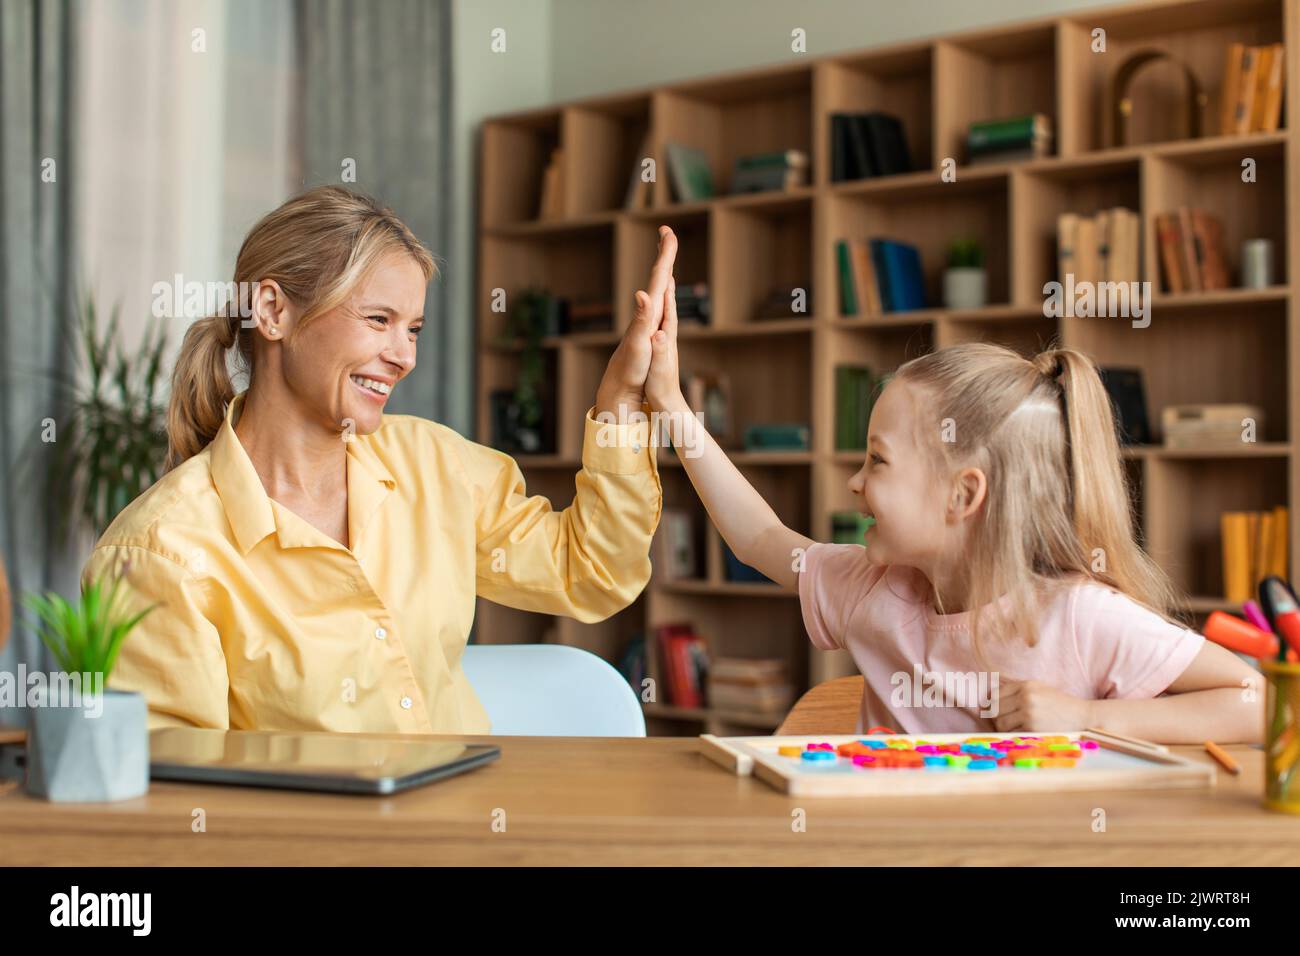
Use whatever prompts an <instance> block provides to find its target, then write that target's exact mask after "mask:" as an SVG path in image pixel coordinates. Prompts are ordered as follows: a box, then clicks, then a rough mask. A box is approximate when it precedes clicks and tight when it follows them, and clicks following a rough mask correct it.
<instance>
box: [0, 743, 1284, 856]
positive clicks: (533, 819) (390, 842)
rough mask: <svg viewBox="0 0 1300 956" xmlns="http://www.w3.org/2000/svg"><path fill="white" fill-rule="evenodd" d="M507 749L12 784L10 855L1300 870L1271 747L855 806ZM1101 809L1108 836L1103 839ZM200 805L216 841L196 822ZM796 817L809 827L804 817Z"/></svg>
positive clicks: (2, 799)
mask: <svg viewBox="0 0 1300 956" xmlns="http://www.w3.org/2000/svg"><path fill="white" fill-rule="evenodd" d="M484 739H486V738H475V740H476V741H479V742H481V741H483V740H484ZM492 740H493V742H495V743H498V744H500V746H501V748H502V754H501V759H500V760H499V761H497V762H496V763H494V764H492V765H490V766H488V767H486V768H484V769H481V770H476V771H473V772H472V773H469V774H466V775H464V776H460V777H456V778H453V779H450V780H446V781H443V782H440V783H435V784H432V785H430V786H426V787H422V788H419V789H417V790H413V791H410V792H407V793H402V794H398V795H396V796H392V797H363V796H336V795H332V794H308V793H293V792H288V791H276V790H257V789H251V788H245V787H215V786H194V785H188V784H179V783H155V784H153V786H152V787H151V789H150V791H149V793H148V794H147V795H146V796H144V797H140V798H138V799H135V800H127V801H123V802H121V803H113V804H55V803H48V802H45V801H43V800H37V799H33V798H31V797H28V796H27V795H26V794H25V793H24V792H23V790H22V788H21V786H19V785H18V784H15V783H12V782H4V783H0V863H7V864H19V865H43V864H71V865H154V864H168V865H188V864H207V865H213V864H216V865H220V864H245V865H258V864H284V865H301V864H330V865H368V864H492V865H509V864H533V865H538V864H636V865H659V864H705V865H707V864H743V865H750V864H852V865H867V864H937V865H951V864H993V865H1004V864H1006V865H1021V864H1044V863H1046V864H1075V865H1078V864H1083V865H1088V864H1101V865H1139V866H1140V865H1147V864H1161V865H1184V864H1198V865H1213V866H1235V865H1242V864H1290V865H1294V864H1296V863H1297V862H1300V816H1290V815H1287V814H1279V813H1272V812H1269V811H1267V810H1265V809H1263V808H1262V807H1261V805H1260V792H1261V786H1262V777H1261V771H1262V753H1261V752H1260V751H1259V750H1255V749H1253V748H1250V747H1230V748H1228V749H1229V751H1230V752H1231V753H1232V754H1233V756H1234V757H1236V759H1237V761H1238V762H1239V763H1240V764H1241V765H1242V774H1241V776H1240V777H1232V776H1230V775H1228V774H1226V773H1223V772H1220V773H1219V775H1218V784H1217V786H1216V787H1215V788H1213V789H1205V790H1182V791H1180V790H1152V791H1140V790H1118V791H1105V792H1095V793H1060V794H1050V795H1036V796H1035V795H1023V796H1020V795H1012V796H1005V795H1004V796H997V797H963V798H962V799H960V800H954V799H948V798H943V797H923V798H913V799H907V800H903V799H888V800H880V799H873V800H854V799H826V798H820V799H810V798H798V797H788V796H785V795H784V794H781V793H778V792H776V791H775V790H773V789H771V788H770V787H768V786H767V785H766V784H764V783H763V782H761V781H759V780H755V779H752V778H748V777H734V776H730V775H729V774H728V773H727V772H725V771H724V770H722V769H721V768H720V767H718V766H716V765H714V764H713V763H711V762H710V761H708V760H707V759H706V758H705V757H703V756H702V755H700V754H699V753H698V752H697V746H698V744H697V741H696V740H695V739H694V738H666V737H656V738H647V739H633V740H628V739H621V740H620V739H607V738H590V739H588V738H556V737H498V738H492ZM1173 749H1175V750H1176V751H1177V752H1179V753H1184V754H1186V755H1188V756H1190V757H1192V758H1193V759H1198V760H1199V759H1205V760H1207V761H1208V759H1209V758H1208V757H1206V756H1205V755H1204V753H1203V751H1201V749H1200V748H1198V747H1178V748H1173ZM1096 808H1101V809H1102V810H1104V811H1105V813H1106V831H1105V832H1104V833H1098V832H1094V830H1093V820H1094V810H1095V809H1096ZM196 809H202V810H203V811H204V817H205V821H206V832H202V833H196V832H194V831H193V830H192V826H191V824H192V820H194V819H195V816H194V811H195V810H196ZM796 809H802V810H803V811H804V812H805V814H806V821H807V827H806V831H805V832H794V829H793V827H792V822H793V820H794V816H793V813H794V811H795V810H796ZM502 812H504V816H502ZM494 815H495V816H494ZM494 819H495V820H497V821H503V822H504V826H505V829H504V832H494V829H493V822H494ZM499 829H500V824H499V823H498V830H499Z"/></svg>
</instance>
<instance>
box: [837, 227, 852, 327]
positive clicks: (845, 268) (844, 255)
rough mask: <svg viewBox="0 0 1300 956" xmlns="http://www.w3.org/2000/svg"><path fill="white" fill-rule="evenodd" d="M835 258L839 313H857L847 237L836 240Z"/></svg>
mask: <svg viewBox="0 0 1300 956" xmlns="http://www.w3.org/2000/svg"><path fill="white" fill-rule="evenodd" d="M835 260H836V262H838V263H839V269H840V315H857V314H858V296H857V293H856V292H855V291H854V288H853V263H852V260H851V259H850V257H849V243H848V240H847V239H840V240H838V241H836V243H835Z"/></svg>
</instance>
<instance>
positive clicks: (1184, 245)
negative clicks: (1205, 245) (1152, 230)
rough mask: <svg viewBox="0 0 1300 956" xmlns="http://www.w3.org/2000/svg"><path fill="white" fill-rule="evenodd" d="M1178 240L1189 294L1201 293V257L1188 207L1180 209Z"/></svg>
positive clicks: (1184, 278) (1184, 279)
mask: <svg viewBox="0 0 1300 956" xmlns="http://www.w3.org/2000/svg"><path fill="white" fill-rule="evenodd" d="M1177 215H1178V238H1179V240H1180V242H1179V246H1180V254H1181V256H1182V266H1183V281H1185V282H1186V283H1187V291H1188V292H1200V291H1201V261H1200V260H1201V257H1200V252H1199V250H1198V249H1197V248H1196V234H1195V233H1194V232H1193V231H1192V211H1191V210H1190V209H1188V208H1187V207H1186V206H1180V207H1179V209H1178V213H1177Z"/></svg>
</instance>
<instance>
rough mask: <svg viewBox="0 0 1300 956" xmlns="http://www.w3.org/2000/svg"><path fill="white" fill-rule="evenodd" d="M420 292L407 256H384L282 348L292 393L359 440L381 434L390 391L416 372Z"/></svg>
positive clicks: (417, 276)
mask: <svg viewBox="0 0 1300 956" xmlns="http://www.w3.org/2000/svg"><path fill="white" fill-rule="evenodd" d="M425 287H426V282H425V278H424V274H423V273H422V272H421V271H420V267H419V265H418V264H417V263H416V262H415V260H414V259H412V258H411V257H410V256H407V255H404V254H400V253H393V254H390V255H389V256H386V257H385V258H383V259H381V260H380V261H379V263H378V264H377V265H376V266H375V268H374V269H372V270H371V271H370V274H369V275H368V276H366V277H365V278H364V279H362V280H361V282H360V283H358V285H357V288H356V289H355V290H354V291H353V294H352V295H351V297H350V298H349V299H348V300H347V301H346V302H344V303H342V304H341V305H339V306H336V307H335V308H333V309H331V310H330V311H329V312H325V313H322V314H321V315H319V316H317V317H316V318H314V319H312V320H311V321H310V322H308V323H307V324H306V325H305V326H302V327H301V328H298V329H296V330H295V334H293V335H290V336H288V337H287V338H286V340H285V341H284V342H283V343H282V345H281V349H282V351H281V362H282V370H283V374H284V382H285V385H286V387H287V388H288V389H289V391H290V393H291V394H293V395H294V396H295V397H296V398H297V399H298V400H299V401H300V402H302V403H303V405H304V406H306V407H307V408H310V409H312V410H313V411H314V412H317V413H318V414H320V415H321V416H323V417H325V418H327V419H328V421H329V423H330V424H331V426H332V427H335V428H339V429H347V428H348V427H349V426H351V427H352V429H353V431H354V432H355V433H357V434H362V435H368V434H370V433H371V432H373V431H375V430H376V429H378V428H379V426H380V424H381V422H382V420H383V418H382V416H383V412H384V406H385V404H386V403H387V402H388V397H389V395H390V394H391V392H392V390H393V388H395V387H396V386H397V383H398V382H400V381H401V380H402V379H403V378H405V377H406V376H407V375H408V374H410V372H411V370H412V369H413V368H415V341H416V336H417V335H418V334H419V332H420V329H421V328H422V327H423V326H424V293H425Z"/></svg>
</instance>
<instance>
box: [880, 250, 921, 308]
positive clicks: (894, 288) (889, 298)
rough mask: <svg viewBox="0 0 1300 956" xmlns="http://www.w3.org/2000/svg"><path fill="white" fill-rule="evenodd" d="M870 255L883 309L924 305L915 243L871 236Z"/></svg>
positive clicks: (919, 260)
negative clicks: (874, 267)
mask: <svg viewBox="0 0 1300 956" xmlns="http://www.w3.org/2000/svg"><path fill="white" fill-rule="evenodd" d="M871 257H872V261H873V263H874V264H875V266H876V279H877V281H878V282H879V283H880V300H881V303H882V304H883V306H884V308H885V310H886V311H889V312H907V311H909V310H911V309H924V308H925V279H924V277H923V276H922V274H921V254H920V252H918V251H917V248H916V246H913V245H910V244H909V243H906V242H895V241H894V240H892V239H872V240H871Z"/></svg>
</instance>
